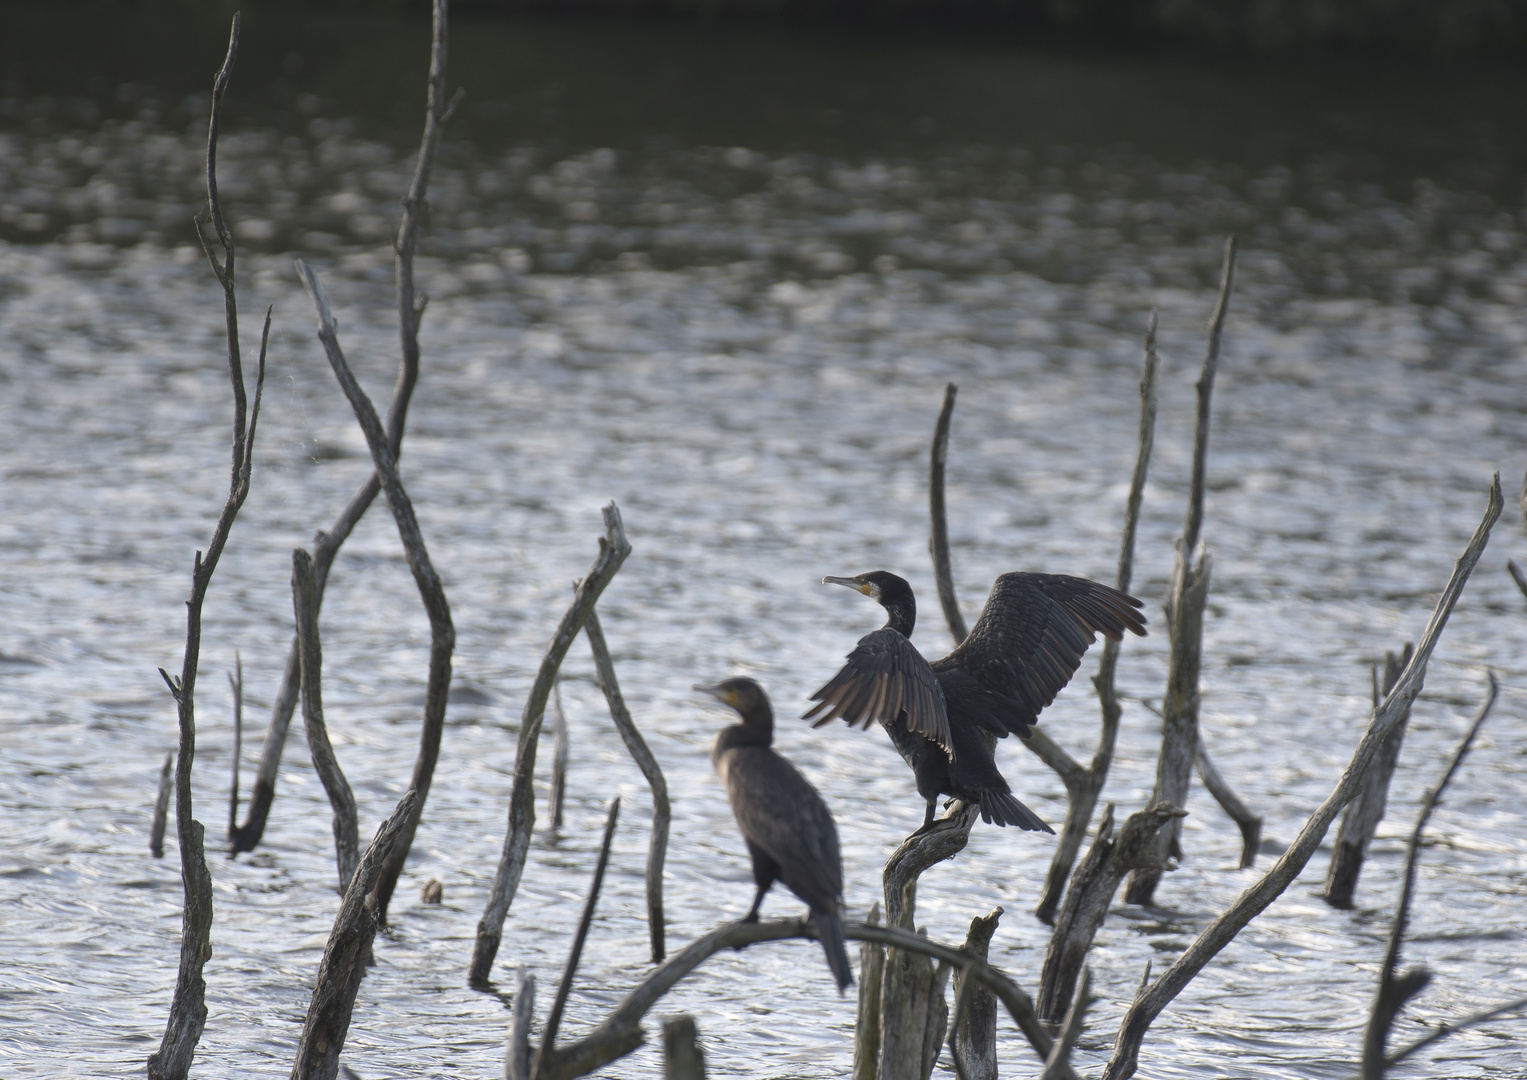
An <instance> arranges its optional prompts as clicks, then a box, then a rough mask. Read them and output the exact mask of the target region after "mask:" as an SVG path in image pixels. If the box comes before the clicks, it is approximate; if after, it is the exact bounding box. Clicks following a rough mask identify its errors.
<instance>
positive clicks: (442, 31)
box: [228, 0, 450, 916]
mask: <svg viewBox="0 0 1527 1080" xmlns="http://www.w3.org/2000/svg"><path fill="white" fill-rule="evenodd" d="M446 25H447V19H446V4H445V0H439V2H438V3H436V5H435V15H434V36H433V40H432V43H431V48H430V75H429V80H430V81H429V91H428V101H427V107H426V111H425V121H424V137H423V140H422V142H421V144H420V146H419V156H418V159H417V160H416V162H415V165H414V177H413V183H412V185H411V186H410V187H409V191H408V198H407V199H405V200H404V205H403V219H402V222H401V224H400V225H399V227H398V240H397V245H396V258H395V264H396V274H397V283H398V327H399V331H400V335H401V337H402V344H403V356H402V361H401V363H400V364H399V367H398V378H397V381H396V383H395V384H394V385H393V390H392V402H391V404H390V405H389V406H388V410H387V444H388V446H390V447H391V448H392V456H393V459H394V460H396V459H397V458H398V457H399V456H400V455H401V454H402V452H403V431H404V427H405V426H406V423H407V420H408V404H409V401H410V400H411V399H412V398H413V392H414V386H415V385H416V384H417V383H418V381H419V319H420V317H421V316H422V315H423V311H424V308H423V306H422V304H419V303H417V302H416V300H415V296H414V278H413V273H414V269H413V267H414V248H415V236H416V234H417V232H418V226H419V215H420V211H421V208H422V206H423V203H424V196H425V193H426V192H427V190H428V188H429V178H430V174H431V172H432V170H433V168H434V161H435V152H436V150H437V148H438V147H439V145H440V132H441V129H442V127H443V126H444V124H445V122H446V120H447V118H448V116H449V112H450V108H449V106H442V104H441V101H440V99H441V96H442V94H443V91H444V82H445V47H446ZM442 108H444V111H443V112H442V111H441V110H442ZM381 490H382V479H381V476H380V475H379V474H378V473H377V472H375V471H374V470H373V472H372V474H371V476H370V477H369V478H367V480H366V482H365V483H364V484H362V485H361V487H360V490H359V491H357V492H356V493H355V495H354V496H352V497H351V499H350V502H349V503H348V505H346V506H345V508H344V510H343V511H342V512H341V513H340V515H339V517H338V518H337V519H336V520H335V522H334V524H333V526H331V527H330V528H329V530H328V531H327V532H325V531H322V530H320V531H319V532H318V534H317V535H316V536H315V537H314V538H313V576H314V580H315V582H316V590H317V602H318V606H319V607H320V608H321V607H322V606H323V593H324V588H325V586H327V584H328V579H329V568H330V567H331V566H332V565H333V564H334V557H335V556H336V555H338V554H339V549H340V548H341V547H342V546H344V543H345V540H346V539H348V538H349V536H350V533H351V532H353V531H354V529H355V526H356V525H357V524H359V522H360V520H361V518H362V517H364V516H365V514H366V510H367V509H368V508H369V507H370V506H371V504H372V502H373V501H375V499H376V497H377V495H378V494H379V493H380V492H381ZM299 673H300V665H299V645H298V641H297V637H296V634H295V633H294V634H293V635H292V645H291V649H290V650H289V651H288V653H287V657H286V671H285V674H284V675H283V676H282V678H281V685H280V687H279V688H278V690H277V692H276V697H275V701H274V702H273V703H272V705H271V718H270V726H269V728H268V729H267V730H266V734H265V744H264V748H263V749H262V751H261V753H260V767H259V772H258V774H257V775H256V778H255V786H254V790H253V792H252V793H251V795H250V801H249V810H248V813H247V814H246V815H245V818H244V824H243V826H241V827H238V828H235V829H231V830H230V831H229V836H228V845H229V851H230V852H231V853H233V854H237V853H239V852H241V851H253V850H254V849H255V846H256V845H258V844H259V842H260V838H261V837H262V836H263V835H264V834H265V823H266V821H267V820H268V819H269V817H270V808H271V804H272V803H273V802H274V801H275V797H276V774H277V773H278V772H279V771H280V767H281V754H282V751H283V750H284V749H285V747H286V735H287V731H288V730H289V729H290V727H291V722H292V715H293V714H294V713H295V711H296V708H297V697H298V680H299ZM385 907H386V905H385V904H384V905H383V908H384V911H383V914H384V916H385Z"/></svg>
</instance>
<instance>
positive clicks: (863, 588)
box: [822, 577, 874, 596]
mask: <svg viewBox="0 0 1527 1080" xmlns="http://www.w3.org/2000/svg"><path fill="white" fill-rule="evenodd" d="M822 584H823V585H847V586H848V587H849V588H850V589H853V590H854V591H855V592H862V593H863V594H864V595H865V596H873V595H874V587H873V586H872V585H870V583H869V582H867V581H860V580H859V579H858V578H851V577H824V578H823V579H822Z"/></svg>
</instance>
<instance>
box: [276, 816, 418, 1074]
mask: <svg viewBox="0 0 1527 1080" xmlns="http://www.w3.org/2000/svg"><path fill="white" fill-rule="evenodd" d="M418 803H419V793H418V792H416V791H412V790H410V791H407V792H405V793H404V795H403V798H402V799H401V800H399V802H398V805H397V808H396V809H394V810H393V812H392V816H391V817H389V818H388V819H387V820H386V821H384V822H383V823H382V825H381V828H379V829H377V831H376V836H375V837H374V838H373V839H372V841H371V843H370V844H369V845H367V847H366V852H365V854H364V855H362V856H361V859H360V864H359V865H358V866H357V867H356V870H355V874H354V876H353V877H351V879H350V883H349V885H348V887H346V889H345V898H344V900H343V901H342V902H341V903H340V905H339V914H338V915H336V916H334V928H333V929H332V930H331V931H330V932H329V941H328V944H327V945H326V946H325V947H324V951H323V962H322V963H321V964H319V966H318V978H317V980H316V981H315V982H314V984H313V997H312V1000H311V1001H310V1002H309V1003H308V1013H307V1020H306V1021H305V1022H304V1023H303V1025H302V1038H301V1040H300V1041H299V1042H298V1044H297V1060H296V1061H295V1063H294V1064H293V1065H292V1080H334V1078H335V1077H336V1076H337V1075H338V1074H339V1054H340V1051H341V1050H343V1049H344V1046H345V1036H346V1034H348V1032H349V1030H350V1017H351V1015H352V1014H353V1013H354V1011H355V996H356V994H357V993H358V992H359V991H360V986H361V980H362V979H363V978H365V976H366V962H367V961H368V960H369V959H370V957H371V945H372V942H373V941H374V940H375V939H376V931H377V925H378V921H379V920H378V918H377V912H376V903H377V901H376V895H375V889H376V883H377V878H378V877H379V876H380V875H381V872H382V863H383V862H384V861H385V860H386V858H387V852H388V850H389V849H390V848H392V846H393V845H394V844H396V843H397V842H398V838H399V837H400V836H401V835H402V832H403V829H404V827H405V826H406V823H407V821H408V819H409V817H410V816H412V815H413V814H415V813H417V812H418Z"/></svg>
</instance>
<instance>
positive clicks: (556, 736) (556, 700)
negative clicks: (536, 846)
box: [546, 679, 567, 832]
mask: <svg viewBox="0 0 1527 1080" xmlns="http://www.w3.org/2000/svg"><path fill="white" fill-rule="evenodd" d="M551 734H552V746H551V784H550V786H549V787H548V788H547V789H546V813H547V816H548V817H550V818H551V831H552V832H556V831H557V830H558V829H560V828H562V804H563V803H564V802H566V800H567V715H566V714H565V713H563V711H562V680H561V679H558V680H557V681H556V682H555V683H553V684H552V687H551Z"/></svg>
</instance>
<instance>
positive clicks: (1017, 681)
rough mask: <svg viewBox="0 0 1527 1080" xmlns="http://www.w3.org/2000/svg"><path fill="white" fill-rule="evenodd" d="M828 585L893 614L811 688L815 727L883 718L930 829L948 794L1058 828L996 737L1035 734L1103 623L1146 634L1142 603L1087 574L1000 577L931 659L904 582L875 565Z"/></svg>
mask: <svg viewBox="0 0 1527 1080" xmlns="http://www.w3.org/2000/svg"><path fill="white" fill-rule="evenodd" d="M822 582H823V584H828V583H831V584H834V585H846V586H848V587H849V588H851V589H854V590H856V591H858V592H861V593H863V594H864V595H866V596H868V597H871V598H873V599H874V600H876V601H877V602H879V603H880V605H881V606H882V607H884V608H885V609H886V614H887V616H888V618H887V620H886V624H885V626H884V627H882V628H881V629H879V630H876V631H875V632H874V633H872V634H866V635H865V636H864V637H862V638H860V639H859V645H858V647H857V648H856V649H854V651H853V652H851V653H849V655H848V663H846V664H845V665H844V666H843V669H842V670H841V671H839V672H838V673H837V674H836V675H834V676H833V677H832V678H831V679H830V680H828V682H827V684H826V685H825V686H823V687H822V688H821V689H820V690H818V691H817V692H816V693H815V694H813V695H812V696H811V700H813V701H815V702H817V703H818V704H817V705H815V706H813V707H812V708H811V710H810V711H808V712H807V713H806V714H805V718H806V719H808V720H811V721H812V726H814V727H821V726H822V725H823V724H825V723H827V722H828V721H830V720H832V719H834V718H839V717H841V718H842V719H843V720H844V721H846V722H847V723H848V724H850V725H854V724H857V725H859V726H860V727H869V725H870V722H871V721H874V720H879V721H880V723H881V724H882V725H884V727H885V729H886V731H887V732H888V733H889V734H890V736H891V742H892V743H894V744H895V746H896V749H897V751H898V752H900V754H901V756H902V757H903V758H904V759H905V760H906V762H907V764H908V765H910V766H911V767H912V772H913V774H914V775H915V776H916V778H917V791H918V794H919V795H921V796H922V797H923V798H924V799H925V800H927V803H928V812H927V815H926V817H925V818H924V820H923V827H924V828H927V826H928V825H930V824H932V822H933V809H934V803H935V802H936V801H937V799H938V796H939V795H940V794H946V795H952V796H954V797H955V798H957V799H960V800H961V801H963V802H967V803H975V804H977V805H979V806H980V808H981V818H982V820H983V821H987V822H992V823H995V824H997V825H1017V826H1019V827H1020V828H1024V829H1033V830H1039V831H1043V832H1050V831H1052V830H1051V829H1050V827H1049V826H1048V825H1046V824H1045V823H1044V822H1043V821H1041V820H1040V819H1039V818H1038V817H1037V816H1036V815H1035V814H1034V812H1033V811H1031V810H1030V809H1029V808H1028V807H1026V806H1024V805H1023V804H1022V803H1020V802H1019V801H1018V800H1017V799H1015V798H1013V796H1012V789H1011V788H1010V787H1009V786H1008V783H1007V781H1006V780H1005V779H1003V777H1002V774H1001V773H1000V772H998V770H997V766H996V762H995V759H994V757H993V753H992V744H991V743H990V741H989V739H990V737H991V736H996V737H998V738H1001V737H1004V736H1006V735H1007V733H1008V732H1010V731H1011V732H1016V733H1017V734H1018V735H1019V736H1020V737H1022V738H1027V737H1028V734H1029V726H1030V725H1031V724H1035V723H1038V718H1039V713H1040V711H1041V710H1042V709H1044V707H1045V706H1046V705H1048V704H1050V702H1051V701H1053V700H1054V699H1055V695H1056V693H1057V692H1058V691H1059V690H1060V689H1061V688H1062V687H1063V686H1065V685H1066V683H1067V682H1069V681H1070V680H1071V676H1072V675H1073V674H1074V673H1075V672H1076V669H1077V667H1078V665H1080V664H1081V662H1082V654H1083V653H1085V652H1086V651H1087V646H1089V645H1091V644H1092V643H1093V642H1094V641H1095V640H1097V638H1096V633H1097V632H1099V631H1100V632H1102V633H1103V634H1104V635H1105V636H1106V637H1108V638H1111V639H1112V640H1114V641H1118V640H1119V639H1120V638H1121V637H1122V636H1123V634H1124V631H1125V630H1130V631H1133V632H1134V633H1136V634H1140V635H1144V633H1145V618H1144V616H1143V615H1141V614H1140V612H1139V611H1138V610H1136V609H1138V608H1139V607H1140V606H1141V604H1140V601H1138V600H1136V599H1135V598H1134V597H1133V596H1129V595H1126V594H1125V593H1122V592H1119V591H1118V590H1117V589H1113V588H1109V587H1108V586H1107V585H1100V584H1098V583H1097V582H1095V581H1088V580H1087V579H1085V578H1076V577H1067V576H1065V575H1061V574H1022V573H1012V574H1003V575H1002V576H1001V577H999V578H997V581H996V584H995V585H993V586H992V591H991V596H989V597H988V598H987V601H986V606H985V607H984V608H983V609H982V610H981V617H980V618H979V619H977V620H976V625H975V628H974V629H972V630H971V632H970V635H969V636H968V637H966V639H965V640H964V641H963V642H961V643H960V644H959V645H958V646H957V647H956V648H955V650H954V651H953V652H951V653H950V654H949V655H948V656H946V657H944V658H943V659H941V660H935V661H933V663H931V664H930V663H928V661H927V660H925V659H924V658H923V656H922V654H921V653H919V652H918V651H917V649H916V648H915V647H913V645H912V642H911V640H910V639H911V637H912V628H913V627H914V626H915V625H916V623H917V600H916V598H915V597H913V595H912V587H911V586H910V585H908V584H907V582H906V581H905V580H904V579H902V578H900V577H897V576H896V575H895V574H891V573H887V572H886V571H884V570H875V571H873V572H871V573H868V574H860V575H858V576H857V577H851V578H845V577H827V578H823V579H822ZM988 733H989V734H988Z"/></svg>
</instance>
